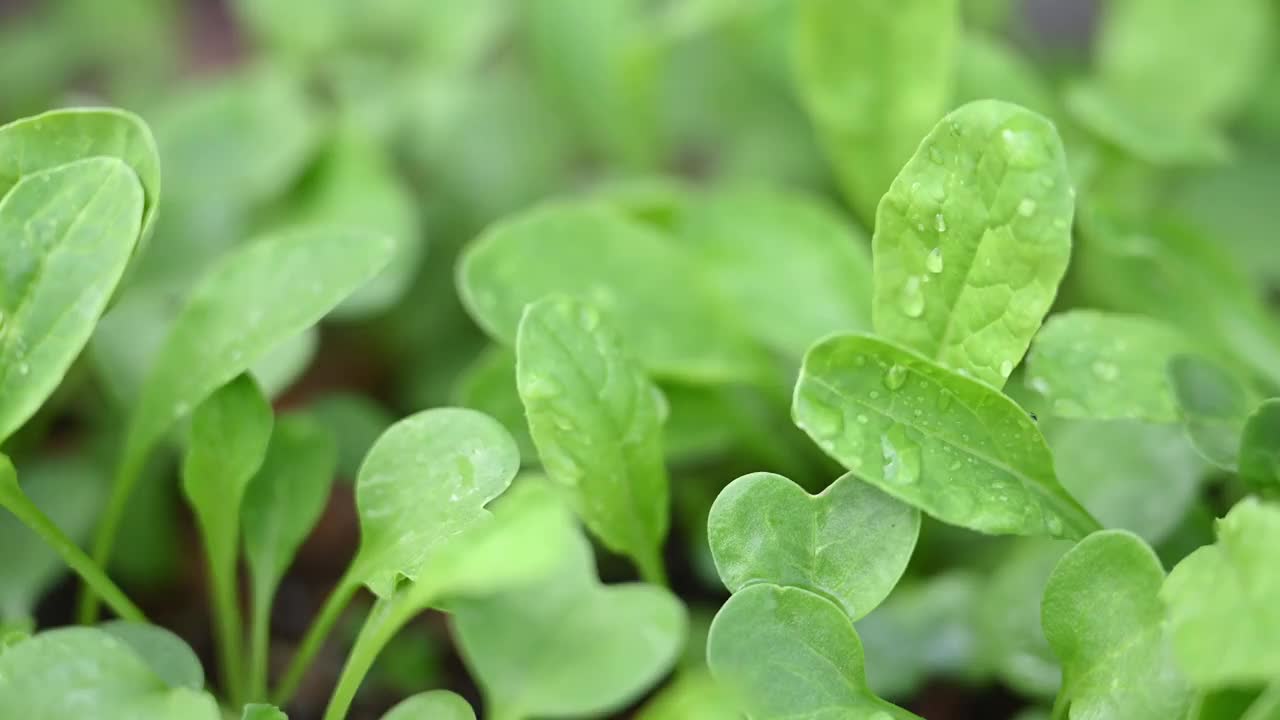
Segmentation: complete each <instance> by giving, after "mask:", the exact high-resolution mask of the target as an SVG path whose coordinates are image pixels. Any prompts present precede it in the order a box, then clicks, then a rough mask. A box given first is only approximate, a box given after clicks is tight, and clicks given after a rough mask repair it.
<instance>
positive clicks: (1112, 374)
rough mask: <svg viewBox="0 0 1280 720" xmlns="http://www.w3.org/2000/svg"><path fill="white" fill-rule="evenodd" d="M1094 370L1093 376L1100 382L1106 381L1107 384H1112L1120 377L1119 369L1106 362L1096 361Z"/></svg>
mask: <svg viewBox="0 0 1280 720" xmlns="http://www.w3.org/2000/svg"><path fill="white" fill-rule="evenodd" d="M1092 368H1093V374H1094V375H1096V376H1097V377H1098V379H1099V380H1105V381H1106V382H1111V381H1112V380H1115V379H1116V377H1117V376H1119V375H1120V370H1119V368H1117V367H1116V366H1115V365H1113V364H1111V363H1109V362H1106V361H1104V360H1096V361H1094V363H1093V366H1092Z"/></svg>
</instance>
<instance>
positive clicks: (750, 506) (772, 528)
mask: <svg viewBox="0 0 1280 720" xmlns="http://www.w3.org/2000/svg"><path fill="white" fill-rule="evenodd" d="M919 533H920V512H919V511H918V510H916V509H915V508H913V507H911V506H910V505H907V504H905V503H902V502H900V501H898V500H896V499H894V498H893V497H892V496H890V495H887V494H885V493H883V492H881V491H880V490H877V489H876V488H875V487H874V486H872V485H869V484H867V483H864V482H863V481H861V480H859V479H858V477H857V476H856V475H855V474H853V473H849V474H847V475H844V476H842V477H841V478H840V479H838V480H836V481H835V482H834V483H832V484H831V485H830V486H828V487H827V488H826V489H825V490H823V491H822V492H821V493H820V494H818V495H810V494H809V493H807V492H805V491H804V490H803V489H802V488H801V487H800V486H799V485H796V484H795V483H793V482H791V481H790V480H788V479H787V478H785V477H782V476H781V475H774V474H773V473H752V474H750V475H744V476H742V477H740V478H738V479H737V480H734V481H733V482H731V483H729V485H728V486H727V487H725V489H724V490H722V491H721V492H720V495H719V497H717V498H716V501H715V504H714V505H712V506H711V514H710V516H709V517H708V518H707V535H708V540H709V541H710V543H711V552H712V554H713V556H714V557H715V562H716V569H717V570H718V571H719V573H720V578H721V579H722V580H723V581H724V583H725V585H726V586H727V587H728V588H729V590H730V592H738V591H740V590H742V589H743V588H744V587H749V586H751V585H754V584H756V583H768V584H770V585H781V586H787V587H798V588H803V589H805V590H809V591H811V592H813V593H816V594H818V595H821V596H823V597H825V598H827V599H829V600H831V601H832V602H834V603H836V604H837V605H839V606H840V608H841V609H842V610H844V612H845V614H847V615H848V616H849V619H850V621H854V620H857V619H859V618H861V617H862V616H864V615H866V614H867V613H869V612H871V610H872V609H874V608H875V607H876V606H877V605H879V604H880V603H881V602H882V601H883V600H884V599H885V597H886V596H888V594H889V591H890V590H892V589H893V586H894V585H896V584H897V582H898V579H899V578H901V577H902V573H903V571H904V570H906V567H907V561H908V560H910V559H911V553H912V551H913V550H915V547H916V538H917V536H918V535H919Z"/></svg>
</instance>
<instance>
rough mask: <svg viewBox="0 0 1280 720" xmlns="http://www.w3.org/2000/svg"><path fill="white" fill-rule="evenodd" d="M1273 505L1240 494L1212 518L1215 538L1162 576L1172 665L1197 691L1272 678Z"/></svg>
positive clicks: (1277, 624)
mask: <svg viewBox="0 0 1280 720" xmlns="http://www.w3.org/2000/svg"><path fill="white" fill-rule="evenodd" d="M1277 547H1280V507H1276V506H1275V505H1267V504H1263V503H1261V502H1258V501H1257V500H1256V499H1253V498H1246V499H1244V500H1242V501H1241V502H1240V503H1238V504H1237V505H1236V506H1235V507H1234V508H1232V509H1231V512H1229V513H1227V516H1226V517H1224V518H1222V519H1221V520H1219V521H1218V542H1217V543H1215V544H1213V545H1207V546H1205V547H1202V548H1200V549H1199V550H1196V551H1195V552H1193V553H1191V554H1190V555H1188V556H1187V557H1186V558H1184V559H1183V560H1182V562H1180V563H1178V565H1177V566H1176V567H1175V568H1174V569H1173V572H1171V573H1169V578H1168V579H1167V580H1165V583H1164V587H1163V588H1161V589H1160V598H1161V599H1162V600H1163V601H1164V603H1165V606H1166V607H1167V614H1166V617H1167V619H1168V623H1169V632H1170V634H1171V635H1172V637H1173V648H1174V651H1175V653H1176V657H1177V659H1178V665H1179V666H1180V667H1181V668H1182V670H1183V672H1185V673H1186V674H1187V676H1188V677H1190V678H1191V680H1192V682H1194V683H1195V685H1196V687H1199V688H1202V689H1213V688H1222V687H1229V686H1237V687H1238V686H1244V685H1259V684H1264V683H1268V682H1271V681H1272V680H1274V679H1275V678H1277V677H1280V643H1276V642H1275V639H1276V637H1280V603H1277V602H1276V598H1278V597H1280V572H1276V563H1275V549H1276V548H1277Z"/></svg>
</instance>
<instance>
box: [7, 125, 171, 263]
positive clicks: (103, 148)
mask: <svg viewBox="0 0 1280 720" xmlns="http://www.w3.org/2000/svg"><path fill="white" fill-rule="evenodd" d="M91 157H108V158H116V159H118V160H121V161H122V162H124V163H125V164H126V165H128V166H129V168H130V169H131V170H133V172H134V174H135V175H136V176H137V178H138V182H140V183H141V184H142V194H143V202H142V210H141V222H142V226H141V235H142V237H144V238H145V237H146V236H147V235H149V234H150V232H151V227H152V225H153V223H154V222H155V218H156V208H157V204H158V203H159V200H160V155H159V153H158V151H157V150H156V142H155V139H154V138H152V136H151V130H150V128H148V127H147V124H146V123H144V122H143V121H142V119H141V118H139V117H138V116H137V115H134V114H133V113H129V112H125V111H123V110H116V109H113V108H70V109H65V110H51V111H49V112H46V113H42V114H40V115H36V116H34V117H29V118H23V119H21V120H15V121H14V122H11V123H9V124H8V125H5V126H3V127H0V196H3V195H4V194H6V193H8V192H10V191H11V190H12V189H13V187H14V186H15V185H17V184H18V183H19V182H21V181H22V179H23V178H25V177H27V176H28V175H33V174H35V173H38V172H40V171H42V170H51V169H53V168H55V167H58V166H59V165H66V164H69V163H73V162H75V161H77V160H81V159H84V158H91ZM6 234H7V233H6Z"/></svg>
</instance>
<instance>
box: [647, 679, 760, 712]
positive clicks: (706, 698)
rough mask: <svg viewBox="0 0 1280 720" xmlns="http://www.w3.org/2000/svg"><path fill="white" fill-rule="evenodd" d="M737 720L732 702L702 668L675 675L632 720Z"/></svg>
mask: <svg viewBox="0 0 1280 720" xmlns="http://www.w3.org/2000/svg"><path fill="white" fill-rule="evenodd" d="M689 718H698V720H741V718H742V713H740V712H738V711H737V709H736V708H734V706H733V699H732V698H731V697H729V695H728V693H726V692H725V691H724V688H722V687H720V685H719V683H717V682H716V681H715V679H714V678H712V677H711V673H709V672H707V670H706V669H705V668H702V669H699V670H686V671H683V672H681V673H680V674H679V675H677V676H676V679H675V682H673V683H671V684H670V685H667V686H666V688H664V689H663V690H662V691H661V692H659V693H658V694H657V695H656V696H654V698H653V699H652V700H650V701H649V702H648V703H646V704H645V706H644V707H643V708H641V709H640V711H639V712H638V713H637V714H636V720H688V719H689Z"/></svg>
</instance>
